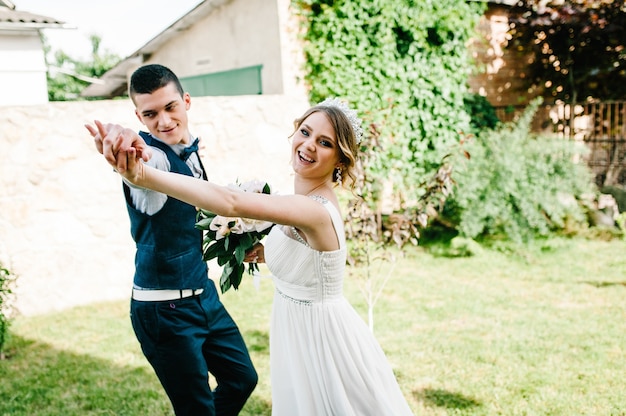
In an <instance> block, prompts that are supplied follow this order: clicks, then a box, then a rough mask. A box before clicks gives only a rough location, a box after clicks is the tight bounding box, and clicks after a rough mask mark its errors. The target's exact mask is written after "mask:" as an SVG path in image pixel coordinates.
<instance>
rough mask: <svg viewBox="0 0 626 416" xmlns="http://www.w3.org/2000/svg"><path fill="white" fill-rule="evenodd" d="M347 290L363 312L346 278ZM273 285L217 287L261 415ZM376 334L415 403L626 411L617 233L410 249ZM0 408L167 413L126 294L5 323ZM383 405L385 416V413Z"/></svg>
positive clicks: (460, 409) (436, 411) (457, 408)
mask: <svg viewBox="0 0 626 416" xmlns="http://www.w3.org/2000/svg"><path fill="white" fill-rule="evenodd" d="M345 289H346V296H347V297H348V298H349V299H350V301H351V302H352V303H353V305H354V306H355V308H356V309H357V310H358V311H359V312H360V313H361V314H362V316H363V317H364V319H366V317H367V305H366V303H365V301H364V298H363V297H362V295H361V294H360V291H359V289H358V287H357V284H356V282H355V281H354V278H349V279H348V280H347V281H346V288H345ZM272 291H273V284H272V283H271V281H269V280H267V279H265V280H263V281H262V282H261V287H260V290H258V291H257V290H256V289H255V288H254V286H253V285H252V284H251V283H250V282H249V281H248V282H246V283H244V284H243V285H242V287H241V288H240V290H239V291H236V292H235V291H229V292H228V293H226V294H225V295H223V296H222V299H223V301H224V303H225V304H226V305H227V307H228V309H229V310H230V312H231V313H232V315H233V316H234V318H235V319H236V320H237V322H238V323H239V325H240V328H241V330H242V332H243V333H244V337H245V339H246V341H247V343H248V347H249V349H250V351H251V354H252V357H253V360H254V362H255V365H256V367H257V370H258V372H259V375H260V381H259V385H258V387H257V389H256V390H255V392H254V393H253V395H252V397H251V398H250V400H249V402H248V404H247V405H246V407H245V408H244V411H243V412H242V415H269V414H270V413H271V400H270V399H271V394H270V385H269V355H268V354H269V350H268V339H269V334H268V329H269V317H270V310H271V301H272ZM374 318H375V329H374V332H375V334H376V336H377V338H378V340H379V342H380V343H381V345H382V347H383V349H384V350H385V351H386V353H387V356H388V359H389V361H390V362H391V363H392V366H393V367H394V370H395V372H396V375H397V377H398V381H399V382H400V385H401V387H402V390H403V392H404V394H405V396H406V398H407V399H408V401H409V404H410V406H411V408H412V409H413V410H414V412H415V414H416V415H567V416H570V415H626V243H624V242H622V241H613V242H603V241H588V240H582V239H576V240H565V239H554V240H550V241H548V242H544V243H542V244H536V245H535V246H533V247H532V248H528V249H526V250H525V251H524V253H523V255H520V254H519V253H518V254H515V253H503V252H496V251H489V250H484V251H483V252H481V253H480V254H478V255H476V256H474V257H470V258H443V257H437V256H435V255H433V254H429V252H428V250H424V249H423V248H419V247H418V248H411V249H410V250H409V252H408V254H407V256H406V257H405V258H403V259H400V260H398V261H397V263H396V265H395V268H394V274H393V277H392V278H391V280H390V281H389V283H388V284H387V286H386V287H385V290H384V292H383V296H382V297H381V299H380V300H379V302H378V303H377V304H376V307H375V309H374ZM11 332H12V337H11V338H10V341H9V344H8V346H7V349H6V350H7V351H6V352H7V355H8V359H7V360H4V361H0V415H11V416H18V415H28V416H33V415H64V416H69V415H77V416H78V415H81V416H83V415H141V416H145V415H172V414H173V413H172V412H171V410H170V406H169V402H168V400H167V398H166V396H165V394H164V393H163V391H162V389H161V387H160V384H159V382H158V380H157V379H156V377H155V376H154V374H153V372H152V369H151V368H150V367H149V365H148V364H147V362H146V361H145V359H144V357H143V355H142V354H141V352H140V349H139V346H138V344H137V341H136V340H135V337H134V335H133V333H132V329H131V327H130V323H129V319H128V301H121V302H113V303H102V304H95V305H90V306H88V307H80V308H74V309H71V310H68V311H64V312H60V313H53V314H48V315H44V316H36V317H20V318H17V319H16V320H15V321H14V323H13V325H12V326H11ZM381 416H382V415H381Z"/></svg>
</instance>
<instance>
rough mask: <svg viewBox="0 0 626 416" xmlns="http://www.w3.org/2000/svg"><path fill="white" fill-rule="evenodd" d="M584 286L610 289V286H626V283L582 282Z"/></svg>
mask: <svg viewBox="0 0 626 416" xmlns="http://www.w3.org/2000/svg"><path fill="white" fill-rule="evenodd" d="M581 283H584V284H586V285H591V286H595V287H598V288H600V287H610V286H626V282H593V281H582V282H581Z"/></svg>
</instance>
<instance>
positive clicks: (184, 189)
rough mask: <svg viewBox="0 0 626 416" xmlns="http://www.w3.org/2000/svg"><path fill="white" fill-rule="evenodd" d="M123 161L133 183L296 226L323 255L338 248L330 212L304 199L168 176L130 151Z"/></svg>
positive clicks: (217, 209) (218, 210) (226, 211)
mask: <svg viewBox="0 0 626 416" xmlns="http://www.w3.org/2000/svg"><path fill="white" fill-rule="evenodd" d="M117 158H118V160H117V161H116V165H117V166H120V160H119V158H125V159H126V160H125V163H122V164H123V165H126V166H127V169H126V170H124V171H121V170H118V172H119V173H120V175H122V176H123V177H124V178H126V179H127V180H128V181H129V182H131V183H133V184H135V185H137V186H140V187H143V188H149V189H153V190H155V191H158V192H162V193H164V194H167V195H170V196H172V197H174V198H176V199H179V200H181V201H184V202H187V203H189V204H192V205H194V206H197V207H200V208H203V209H206V210H209V211H211V212H214V213H215V214H218V215H222V216H225V217H244V218H252V219H258V220H264V221H271V222H273V223H276V224H283V225H293V226H295V227H297V228H299V229H300V230H301V231H302V232H303V233H304V234H305V235H306V236H307V239H308V241H309V244H310V245H311V246H312V247H313V248H315V249H316V250H320V251H328V250H334V249H336V248H337V243H336V238H328V236H335V231H334V227H333V225H332V220H331V219H330V216H329V214H328V211H327V210H326V208H324V207H323V206H322V204H320V203H319V202H317V201H315V200H313V199H311V198H309V197H307V196H304V195H271V194H262V193H256V192H242V191H237V190H234V189H231V188H229V187H226V186H219V185H216V184H214V183H211V182H208V181H205V180H200V179H197V178H194V177H192V176H187V175H182V174H177V173H173V172H165V171H162V170H158V169H154V168H152V167H150V166H147V165H145V164H144V163H143V162H142V161H141V159H139V158H138V157H137V151H136V149H134V148H130V149H128V150H127V151H124V150H120V151H119V152H118V154H117Z"/></svg>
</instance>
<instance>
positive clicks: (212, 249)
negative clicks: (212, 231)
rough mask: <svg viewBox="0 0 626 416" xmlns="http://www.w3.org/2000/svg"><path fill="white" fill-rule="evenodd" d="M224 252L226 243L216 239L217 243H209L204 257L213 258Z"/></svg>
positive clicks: (206, 258)
mask: <svg viewBox="0 0 626 416" xmlns="http://www.w3.org/2000/svg"><path fill="white" fill-rule="evenodd" d="M222 253H224V244H223V243H221V242H220V241H216V242H215V243H213V244H211V245H209V246H208V247H207V249H206V250H205V251H204V259H205V260H211V259H214V258H215V257H218V256H219V255H220V254H222Z"/></svg>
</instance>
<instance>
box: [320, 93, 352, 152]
mask: <svg viewBox="0 0 626 416" xmlns="http://www.w3.org/2000/svg"><path fill="white" fill-rule="evenodd" d="M318 105H322V106H326V107H335V108H338V109H339V110H341V112H342V113H343V114H345V116H346V117H347V118H348V120H349V121H350V124H351V125H352V130H353V131H354V138H355V139H356V143H357V144H360V143H361V139H362V138H363V127H362V126H361V124H362V123H363V122H362V121H361V119H360V118H359V117H358V116H357V113H356V110H352V109H350V107H348V105H347V104H346V103H345V102H343V101H341V100H340V99H339V98H327V99H325V100H324V101H322V102H321V103H319V104H318Z"/></svg>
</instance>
